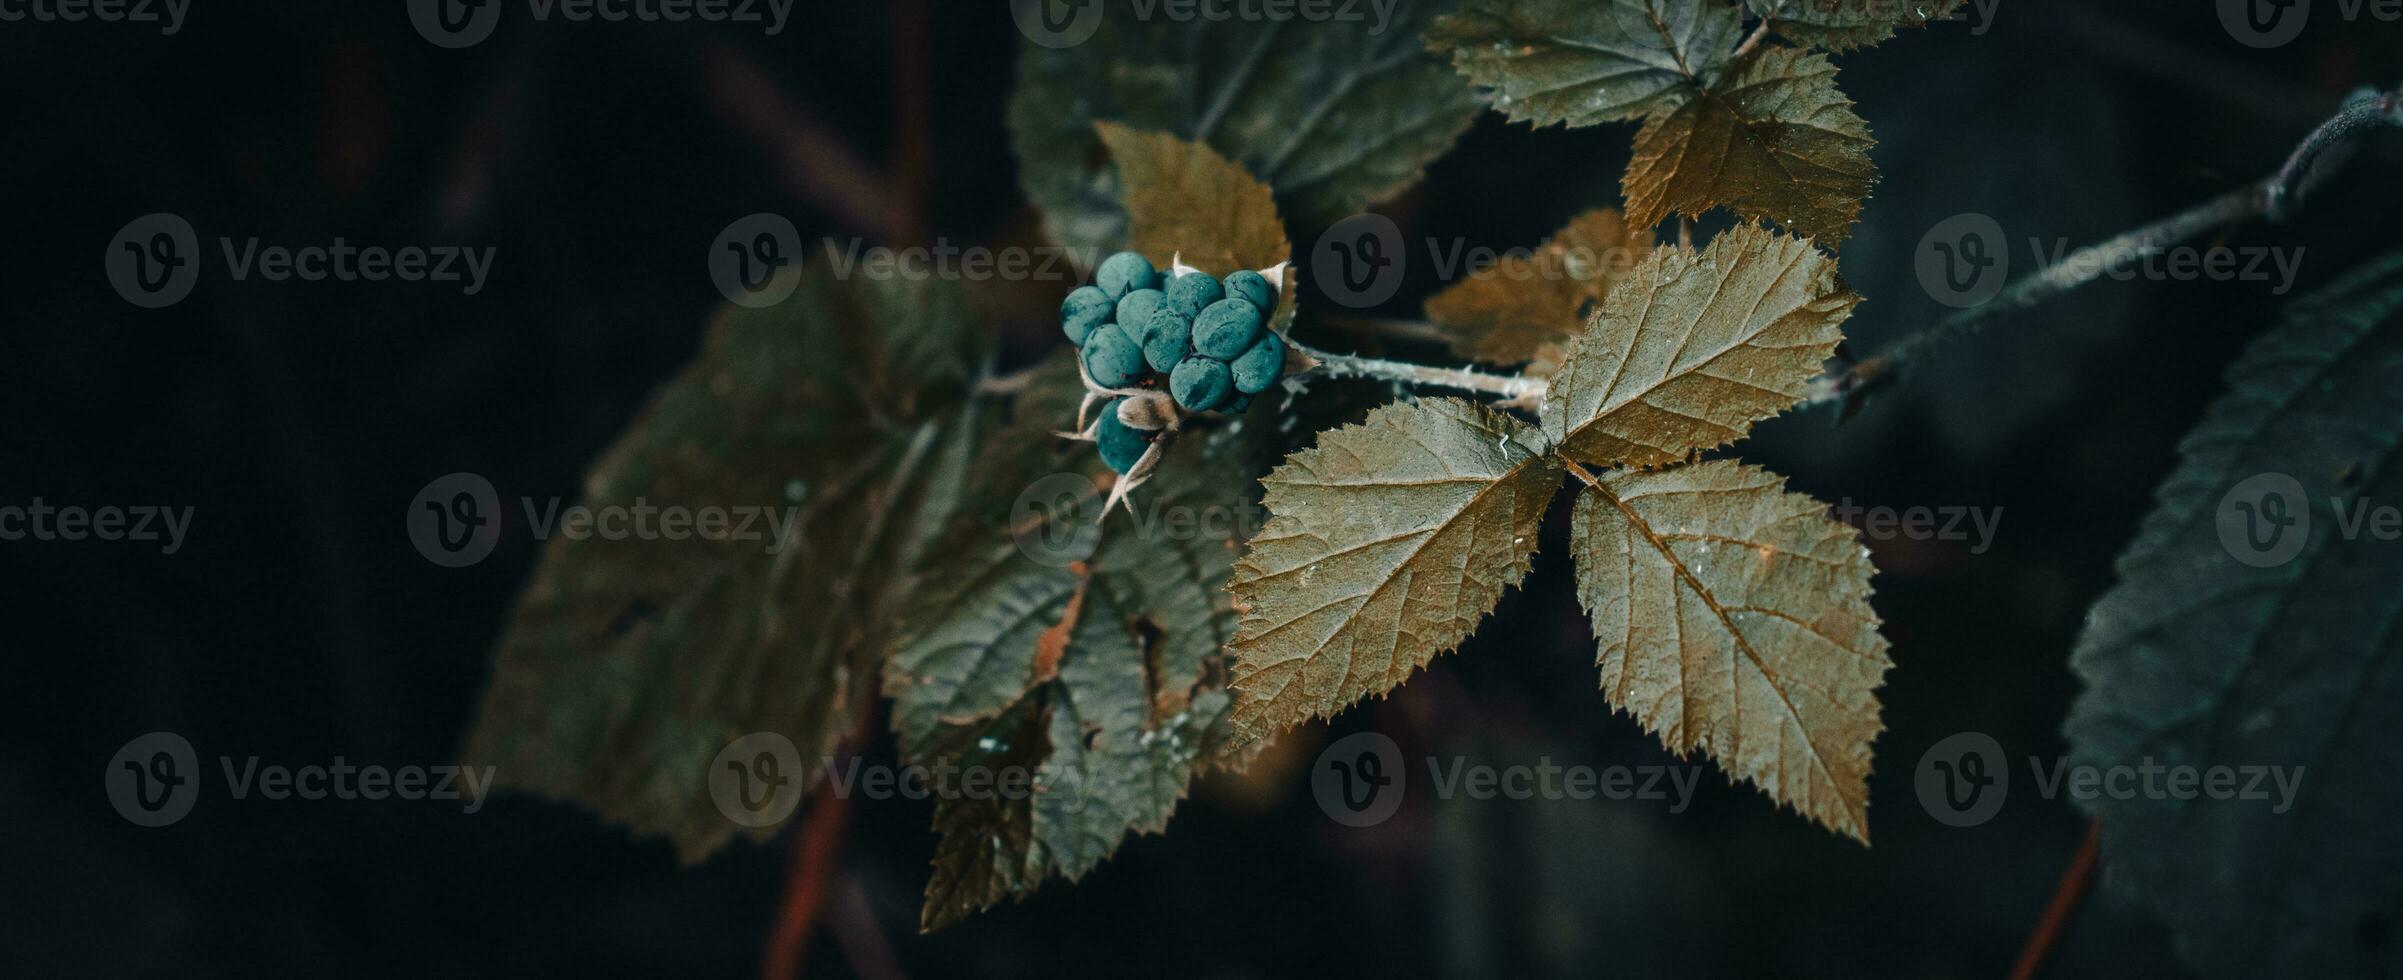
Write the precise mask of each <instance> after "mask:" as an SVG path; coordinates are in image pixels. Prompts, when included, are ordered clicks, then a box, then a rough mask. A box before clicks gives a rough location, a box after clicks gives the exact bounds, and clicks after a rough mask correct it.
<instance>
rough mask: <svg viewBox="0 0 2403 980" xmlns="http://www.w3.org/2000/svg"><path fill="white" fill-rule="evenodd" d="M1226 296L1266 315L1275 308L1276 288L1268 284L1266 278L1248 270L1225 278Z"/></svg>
mask: <svg viewBox="0 0 2403 980" xmlns="http://www.w3.org/2000/svg"><path fill="white" fill-rule="evenodd" d="M1227 295H1228V296H1231V297H1237V298H1240V299H1243V300H1246V301H1248V302H1250V303H1251V304H1252V305H1253V306H1257V307H1259V308H1260V312H1262V313H1266V312H1268V311H1270V310H1273V309H1276V308H1277V288H1276V287H1275V286H1271V285H1269V284H1268V277H1267V276H1264V275H1261V274H1259V273H1257V272H1253V271H1252V270H1250V269H1243V270H1240V271H1238V272H1236V273H1234V274H1233V275H1229V276H1227Z"/></svg>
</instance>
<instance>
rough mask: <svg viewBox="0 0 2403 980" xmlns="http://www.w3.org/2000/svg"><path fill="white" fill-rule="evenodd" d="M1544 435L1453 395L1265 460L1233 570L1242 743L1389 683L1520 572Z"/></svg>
mask: <svg viewBox="0 0 2403 980" xmlns="http://www.w3.org/2000/svg"><path fill="white" fill-rule="evenodd" d="M1547 449H1548V446H1547V444H1546V443H1545V442H1544V439H1543V436H1542V434H1541V433H1539V432H1537V431H1536V430H1534V429H1533V428H1530V427H1528V426H1526V425H1524V424H1522V423H1520V422H1519V421H1518V420H1517V419H1514V418H1512V417H1510V416H1509V415H1506V414H1503V413H1500V412H1496V411H1493V410H1491V409H1488V408H1485V407H1483V406H1480V405H1474V404H1471V403H1469V402H1465V401H1460V400H1457V399H1449V398H1446V399H1434V400H1429V401H1421V402H1416V403H1399V404H1393V405H1387V406H1385V407H1383V408H1380V409H1378V410H1376V411H1374V412H1371V413H1370V414H1369V416H1368V418H1367V419H1366V420H1365V421H1362V422H1361V423H1360V424H1358V425H1352V426H1346V427H1343V428H1340V429H1333V430H1330V431H1328V432H1325V433H1323V434H1321V435H1320V437H1319V442H1318V446H1317V447H1316V448H1313V449H1308V450H1304V451H1301V452H1297V453H1295V454H1293V455H1292V456H1291V457H1289V458H1288V459H1287V460H1286V462H1285V464H1284V465H1282V466H1279V467H1277V468H1276V470H1275V471H1274V472H1271V473H1270V474H1269V475H1268V476H1267V477H1266V478H1265V479H1263V480H1261V483H1262V485H1264V486H1265V487H1266V488H1267V491H1268V494H1267V506H1268V510H1269V514H1270V517H1269V521H1268V524H1267V526H1266V527H1264V528H1262V529H1261V531H1260V533H1259V534H1258V535H1256V536H1255V537H1253V538H1252V541H1251V546H1250V549H1249V550H1248V551H1246V552H1245V553H1244V555H1243V558H1242V559H1241V560H1240V561H1238V562H1237V563H1236V565H1235V579H1234V582H1233V583H1232V584H1231V585H1230V586H1228V588H1229V589H1230V590H1231V591H1233V592H1234V594H1235V601H1236V608H1237V609H1238V611H1239V612H1240V613H1241V619H1240V620H1238V622H1237V624H1236V631H1235V639H1234V641H1233V642H1232V643H1231V644H1229V649H1231V650H1232V651H1233V652H1234V654H1235V656H1236V663H1235V671H1234V682H1233V684H1234V687H1235V690H1236V702H1235V714H1234V718H1233V722H1234V729H1235V736H1234V740H1235V741H1236V742H1237V743H1239V744H1240V743H1248V742H1252V741H1255V740H1257V739H1259V738H1261V737H1262V736H1265V735H1268V734H1270V733H1272V732H1274V731H1277V730H1279V729H1283V728H1286V727H1289V726H1291V725H1294V724H1296V723H1298V722H1301V721H1304V720H1306V719H1308V718H1311V717H1314V716H1315V717H1326V716H1330V715H1333V714H1334V713H1335V712H1337V711H1340V710H1342V709H1343V708H1345V707H1346V706H1349V705H1351V704H1352V703H1353V702H1356V701H1358V700H1360V699H1361V698H1362V697H1365V696H1367V695H1370V694H1381V693H1384V692H1386V691H1389V690H1392V689H1393V688H1394V687H1396V686H1398V685H1400V684H1401V683H1402V681H1403V680H1404V679H1405V678H1407V677H1408V676H1409V674H1410V672H1411V671H1413V670H1416V669H1418V668H1420V667H1423V666H1425V665H1426V664H1427V662H1428V661H1430V660H1433V659H1434V658H1435V655H1436V654H1438V653H1441V652H1443V651H1445V650H1449V649H1451V648H1453V647H1455V646H1457V645H1459V643H1460V641H1462V640H1464V639H1467V638H1468V635H1469V633H1470V632H1471V631H1472V630H1474V629H1475V628H1476V626H1477V623H1478V621H1479V620H1481V619H1483V618H1484V617H1485V615H1486V613H1488V612H1490V611H1492V609H1493V605H1494V603H1495V602H1497V601H1499V600H1500V599H1501V597H1502V591H1503V590H1504V589H1506V588H1509V587H1510V586H1513V585H1516V584H1518V582H1519V580H1520V579H1521V578H1523V577H1525V576H1526V573H1527V569H1528V565H1529V559H1530V558H1531V557H1532V556H1533V555H1534V554H1535V539H1536V529H1537V524H1538V523H1539V522H1540V521H1541V520H1542V519H1543V513H1544V507H1545V505H1546V504H1547V503H1548V502H1549V501H1550V500H1551V498H1552V496H1553V494H1554V493H1556V492H1558V490H1559V489H1560V463H1559V462H1558V461H1557V460H1556V459H1555V458H1554V457H1552V456H1551V455H1550V454H1549V453H1548V452H1547V451H1546V450H1547Z"/></svg>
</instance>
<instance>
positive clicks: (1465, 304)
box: [1427, 208, 1650, 377]
mask: <svg viewBox="0 0 2403 980" xmlns="http://www.w3.org/2000/svg"><path fill="white" fill-rule="evenodd" d="M1649 250H1650V247H1649V246H1648V245H1644V246H1638V245H1636V244H1634V242H1633V241H1632V240H1631V238H1630V236H1629V235H1628V234H1627V222H1626V220H1625V219H1623V218H1621V217H1620V216H1619V212H1617V211H1613V210H1610V209H1607V208H1605V209H1602V210H1597V211H1588V212H1586V213H1584V214H1581V215H1578V216H1577V217H1576V218H1575V219H1574V220H1571V221H1570V222H1569V224H1568V226H1567V227H1565V228H1562V229H1560V231H1559V232H1558V233H1556V234H1554V235H1553V236H1552V237H1551V239H1550V240H1548V241H1546V242H1544V243H1543V244H1542V245H1540V246H1538V247H1536V248H1534V249H1532V250H1528V251H1526V252H1523V253H1515V254H1511V255H1508V256H1506V257H1504V258H1503V259H1502V260H1501V261H1499V262H1496V263H1494V264H1493V265H1491V266H1490V267H1487V268H1484V269H1479V270H1477V271H1475V272H1472V273H1470V274H1469V276H1468V277H1467V278H1465V279H1462V280H1460V281H1459V282H1456V283H1453V284H1452V285H1451V286H1450V287H1448V288H1446V289H1445V290H1444V291H1443V292H1441V293H1437V294H1436V295H1435V297H1434V298H1432V299H1429V300H1428V301H1427V319H1429V320H1432V321H1434V322H1435V323H1437V324H1439V325H1441V326H1443V327H1444V328H1445V329H1446V330H1448V331H1450V332H1451V334H1452V349H1453V350H1455V351H1458V352H1459V353H1460V355H1461V356H1462V357H1467V358H1471V359H1474V360H1479V361H1484V362H1486V363H1488V364H1498V365H1503V366H1511V365H1518V364H1525V365H1526V366H1527V367H1526V372H1527V373H1528V374H1531V375H1534V376H1536V377H1547V376H1549V375H1551V374H1552V372H1553V371H1555V370H1558V369H1559V367H1560V363H1561V360H1562V359H1563V358H1565V357H1567V356H1568V347H1569V345H1570V344H1571V343H1573V342H1575V341H1576V339H1577V335H1578V333H1580V332H1582V331H1583V330H1584V328H1585V323H1586V321H1587V320H1588V319H1591V318H1592V316H1593V313H1594V310H1595V309H1596V308H1597V307H1598V306H1599V305H1600V302H1601V299H1602V297H1603V295H1605V294H1606V293H1608V292H1609V291H1610V287H1611V284H1613V283H1615V282H1617V281H1619V279H1621V278H1623V277H1624V276H1626V274H1627V272H1628V269H1629V268H1630V267H1631V266H1633V265H1634V264H1635V262H1636V260H1637V259H1639V258H1641V257H1642V253H1644V252H1647V251H1649Z"/></svg>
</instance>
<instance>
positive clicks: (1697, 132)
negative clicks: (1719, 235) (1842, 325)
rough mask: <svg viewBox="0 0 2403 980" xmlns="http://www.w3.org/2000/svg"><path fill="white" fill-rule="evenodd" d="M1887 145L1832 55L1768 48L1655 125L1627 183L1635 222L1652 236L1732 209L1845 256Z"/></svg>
mask: <svg viewBox="0 0 2403 980" xmlns="http://www.w3.org/2000/svg"><path fill="white" fill-rule="evenodd" d="M1875 142H1876V141H1875V140H1872V139H1870V137H1869V124H1868V123H1865V122H1862V121H1861V117H1860V116H1858V115H1855V114H1854V113H1853V111H1852V100H1850V99H1847V98H1845V97H1844V93H1842V92H1840V91H1837V89H1836V69H1835V66H1834V65H1831V64H1829V63H1828V61H1827V56H1826V55H1823V54H1820V53H1818V52H1815V51H1807V52H1806V51H1800V50H1796V49H1793V48H1767V49H1763V50H1761V51H1758V52H1756V53H1754V54H1752V55H1751V56H1749V57H1747V58H1746V59H1745V60H1744V61H1742V62H1740V63H1739V64H1737V65H1736V66H1735V67H1734V68H1733V69H1731V71H1730V72H1729V75H1728V77H1727V78H1725V79H1724V80H1722V81H1720V82H1718V83H1717V84H1714V85H1712V86H1711V88H1710V89H1709V90H1708V91H1705V92H1704V93H1703V94H1702V95H1700V96H1699V97H1697V98H1694V99H1692V100H1690V101H1687V102H1686V103H1684V104H1683V105H1682V106H1680V107H1678V109H1677V111H1675V112H1670V113H1655V114H1654V115H1653V116H1652V117H1651V118H1650V119H1649V120H1648V121H1646V122H1645V123H1644V128H1643V130H1642V131H1640V132H1638V133H1637V134H1636V137H1635V156H1634V157H1633V158H1632V159H1630V160H1629V161H1628V163H1627V178H1626V180H1625V181H1624V182H1623V183H1622V187H1623V189H1624V191H1625V193H1626V196H1627V221H1628V223H1629V224H1632V225H1634V226H1636V227H1639V228H1650V227H1652V226H1654V225H1657V224H1659V223H1660V222H1661V221H1662V220H1663V219H1666V218H1668V217H1669V216H1670V215H1672V214H1683V215H1688V216H1695V217H1698V216H1700V215H1701V214H1702V213H1703V212H1705V211H1709V210H1710V209H1712V208H1715V207H1725V208H1727V209H1729V210H1732V211H1734V212H1735V213H1737V214H1739V215H1742V216H1743V217H1745V218H1747V219H1760V220H1766V221H1768V222H1770V223H1772V224H1775V225H1777V226H1779V227H1780V228H1783V229H1786V230H1788V231H1792V232H1794V233H1796V234H1801V235H1807V236H1810V237H1812V238H1816V239H1818V240H1819V241H1820V242H1821V243H1823V244H1826V245H1828V246H1830V247H1833V246H1835V245H1837V244H1840V243H1841V242H1843V240H1844V239H1845V237H1847V236H1848V235H1850V234H1851V231H1852V223H1853V221H1854V220H1855V219H1857V218H1859V217H1860V214H1861V202H1862V201H1864V200H1866V199H1867V198H1868V196H1869V191H1870V189H1871V188H1872V187H1874V186H1876V184H1877V167H1876V166H1875V165H1873V164H1871V163H1870V162H1869V148H1870V147H1871V146H1872V145H1874V144H1875Z"/></svg>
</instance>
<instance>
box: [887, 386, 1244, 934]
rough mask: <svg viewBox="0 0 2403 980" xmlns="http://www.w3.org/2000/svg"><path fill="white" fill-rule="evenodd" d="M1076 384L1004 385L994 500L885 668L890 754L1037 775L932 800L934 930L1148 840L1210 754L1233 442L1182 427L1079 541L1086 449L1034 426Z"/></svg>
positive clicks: (955, 539)
mask: <svg viewBox="0 0 2403 980" xmlns="http://www.w3.org/2000/svg"><path fill="white" fill-rule="evenodd" d="M1080 390H1081V389H1079V388H1078V386H1077V383H1076V381H1075V371H1074V366H1073V362H1072V361H1070V360H1068V359H1067V358H1055V360H1054V362H1053V364H1052V365H1050V366H1049V367H1048V368H1047V369H1046V370H1045V371H1044V372H1042V373H1041V374H1039V375H1038V376H1037V377H1036V379H1035V380H1034V381H1033V382H1032V383H1031V384H1030V385H1029V388H1028V394H1026V395H1021V396H1020V405H1019V407H1018V411H1017V415H1018V417H1017V419H1016V420H1015V421H1014V422H1013V423H1012V425H1011V427H1010V428H1009V429H1008V430H1006V431H1004V432H1002V433H1000V434H997V435H996V436H995V437H994V438H993V440H992V441H991V444H992V445H993V446H994V447H995V451H994V452H993V453H991V454H989V456H988V459H987V461H985V462H983V463H980V464H979V466H978V470H979V473H980V475H982V476H984V477H985V478H986V479H985V481H984V482H985V483H987V484H988V485H990V486H992V487H993V488H994V490H993V492H992V493H991V495H990V496H991V499H989V500H980V501H978V502H976V503H973V504H971V505H969V506H967V507H965V508H963V509H962V510H961V511H960V519H959V521H958V522H956V523H957V524H958V525H959V526H958V527H957V528H956V529H955V531H954V532H953V533H951V534H948V535H947V536H946V537H945V539H944V540H945V542H946V543H945V544H944V545H943V550H944V551H945V553H947V554H950V555H952V556H953V558H952V560H951V562H950V563H949V564H947V565H946V566H945V570H946V572H947V574H948V577H949V581H948V582H946V583H943V584H941V585H929V586H928V588H927V593H928V595H929V596H930V597H931V598H930V599H929V600H928V601H927V602H926V603H925V604H924V607H923V608H922V609H921V610H920V612H919V617H918V618H919V623H920V625H919V626H918V627H917V628H916V629H914V630H913V631H911V633H910V634H909V635H907V636H905V637H903V638H902V639H901V640H900V641H899V642H898V643H896V644H895V647H894V650H893V653H892V662H891V667H890V669H889V670H888V671H887V673H886V678H885V689H886V693H888V694H890V695H891V696H892V697H893V727H894V730H895V732H896V734H897V735H898V737H899V740H900V744H901V749H902V756H903V758H904V760H905V761H908V762H912V763H919V764H925V765H929V766H938V765H941V764H945V763H949V764H951V765H954V766H970V765H979V764H983V765H988V766H1011V767H1018V768H1019V769H1020V770H1022V771H1032V772H1034V773H1035V774H1036V780H1035V792H1033V793H1032V794H1031V795H1024V796H1020V797H1018V798H1014V799H1001V798H994V797H993V796H991V795H988V796H987V797H985V798H981V799H980V798H975V797H973V796H971V795H968V794H950V795H944V796H939V797H938V799H937V803H936V812H935V828H936V829H937V830H938V831H939V832H940V833H941V834H942V839H941V841H940V842H939V843H938V845H937V847H936V853H935V858H934V874H933V876H932V878H931V879H930V881H929V883H928V886H927V896H926V906H925V909H924V912H923V913H922V917H921V923H922V924H923V926H924V927H925V928H927V929H930V930H931V929H937V928H941V927H942V926H945V925H948V924H950V923H952V922H956V921H958V920H959V919H961V918H964V917H966V916H967V915H969V914H972V913H974V912H976V911H978V910H980V909H983V908H985V907H988V906H990V905H992V904H994V903H995V902H998V901H1000V900H1001V899H1002V898H1004V897H1010V896H1019V895H1024V894H1025V893H1027V892H1029V891H1032V890H1033V889H1034V888H1035V887H1037V886H1039V885H1040V884H1041V883H1042V882H1044V881H1045V880H1048V879H1049V878H1050V877H1052V876H1053V875H1059V876H1063V877H1067V878H1070V879H1074V878H1077V877H1079V876H1081V875H1083V874H1085V873H1086V872H1088V871H1090V870H1091V869H1092V868H1093V867H1095V866H1096V865H1097V864H1099V863H1100V861H1101V860H1102V859H1103V858H1104V857H1106V856H1108V855H1109V854H1110V853H1111V852H1112V851H1114V850H1115V849H1116V848H1117V847H1118V846H1119V845H1120V844H1121V843H1122V842H1123V841H1124V839H1125V838H1126V837H1127V836H1128V835H1129V834H1132V833H1154V832H1158V831H1160V830H1161V829H1163V828H1164V827H1165V826H1166V825H1167V821H1168V818H1169V816H1170V814H1171V813H1172V812H1173V811H1174V809H1175V807H1176V804H1177V802H1178V800H1180V799H1181V798H1182V797H1183V795H1184V792H1185V788H1186V786H1187V784H1188V783H1189V782H1190V781H1191V779H1192V777H1193V776H1194V775H1195V773H1196V771H1197V770H1198V769H1199V768H1200V767H1201V766H1203V765H1205V764H1207V763H1208V762H1210V761H1213V760H1216V759H1219V758H1221V757H1222V753H1221V741H1222V739H1223V722H1224V719H1225V716H1226V712H1227V706H1228V696H1227V694H1226V692H1225V690H1224V676H1225V668H1224V666H1223V664H1222V662H1221V661H1222V659H1223V658H1222V654H1221V650H1222V648H1223V646H1224V644H1225V643H1226V641H1227V640H1228V638H1229V637H1231V636H1232V635H1233V632H1234V611H1233V608H1232V606H1231V603H1230V601H1229V600H1228V598H1227V596H1226V593H1225V591H1224V589H1225V586H1226V581H1227V576H1228V569H1229V565H1230V563H1231V562H1232V560H1233V556H1234V554H1235V549H1236V547H1237V546H1238V543H1239V538H1240V535H1241V533H1242V532H1243V530H1244V529H1245V528H1246V527H1247V526H1248V525H1247V522H1246V521H1245V520H1244V519H1243V514H1242V513H1241V511H1242V509H1243V501H1244V498H1245V491H1244V487H1243V483H1244V481H1243V478H1242V473H1243V472H1244V469H1243V467H1242V466H1241V465H1240V460H1239V456H1240V455H1241V453H1242V452H1243V450H1244V449H1245V447H1244V446H1243V444H1242V442H1241V440H1240V439H1239V438H1237V437H1236V436H1234V435H1233V434H1231V433H1225V432H1223V431H1220V432H1202V431H1189V432H1188V433H1186V434H1185V435H1183V436H1181V437H1180V438H1179V439H1178V441H1177V443H1176V444H1175V445H1174V447H1173V451H1171V452H1169V453H1168V454H1167V455H1166V456H1165V457H1164V461H1163V462H1162V464H1161V466H1160V469H1159V470H1158V471H1157V472H1156V473H1155V475H1154V478H1153V480H1152V482H1151V483H1149V484H1147V486H1146V489H1145V491H1144V492H1143V493H1142V494H1140V495H1138V496H1137V497H1135V498H1134V510H1135V514H1134V515H1128V514H1126V513H1124V512H1117V513H1114V514H1113V515H1112V516H1111V518H1110V520H1109V522H1107V523H1106V524H1104V525H1103V526H1102V527H1101V528H1100V530H1099V531H1098V537H1094V536H1092V535H1094V534H1095V533H1096V532H1095V531H1094V529H1093V527H1092V524H1091V522H1092V519H1093V516H1094V515H1095V514H1097V513H1099V509H1100V506H1101V490H1100V487H1099V485H1098V483H1097V474H1096V473H1095V470H1094V461H1093V458H1092V452H1091V447H1090V446H1089V445H1085V444H1081V443H1061V442H1060V441H1058V440H1055V439H1052V438H1051V437H1050V436H1049V435H1048V434H1047V430H1048V429H1051V428H1058V427H1060V426H1061V425H1062V424H1063V421H1064V417H1063V416H1061V415H1060V414H1059V413H1060V412H1061V411H1062V410H1063V407H1064V406H1063V403H1064V404H1065V405H1068V406H1072V405H1073V404H1074V397H1073V396H1074V395H1075V394H1076V393H1078V392H1079V391H1080ZM1063 446H1064V447H1065V453H1066V455H1062V447H1063ZM1022 491H1023V492H1022ZM1013 494H1014V495H1017V496H1018V500H1017V501H1016V502H1015V503H1013V504H1010V505H1007V506H1004V505H1003V504H1002V503H1000V501H1001V500H1002V499H1004V498H1005V497H1006V496H1008V495H1013Z"/></svg>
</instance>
